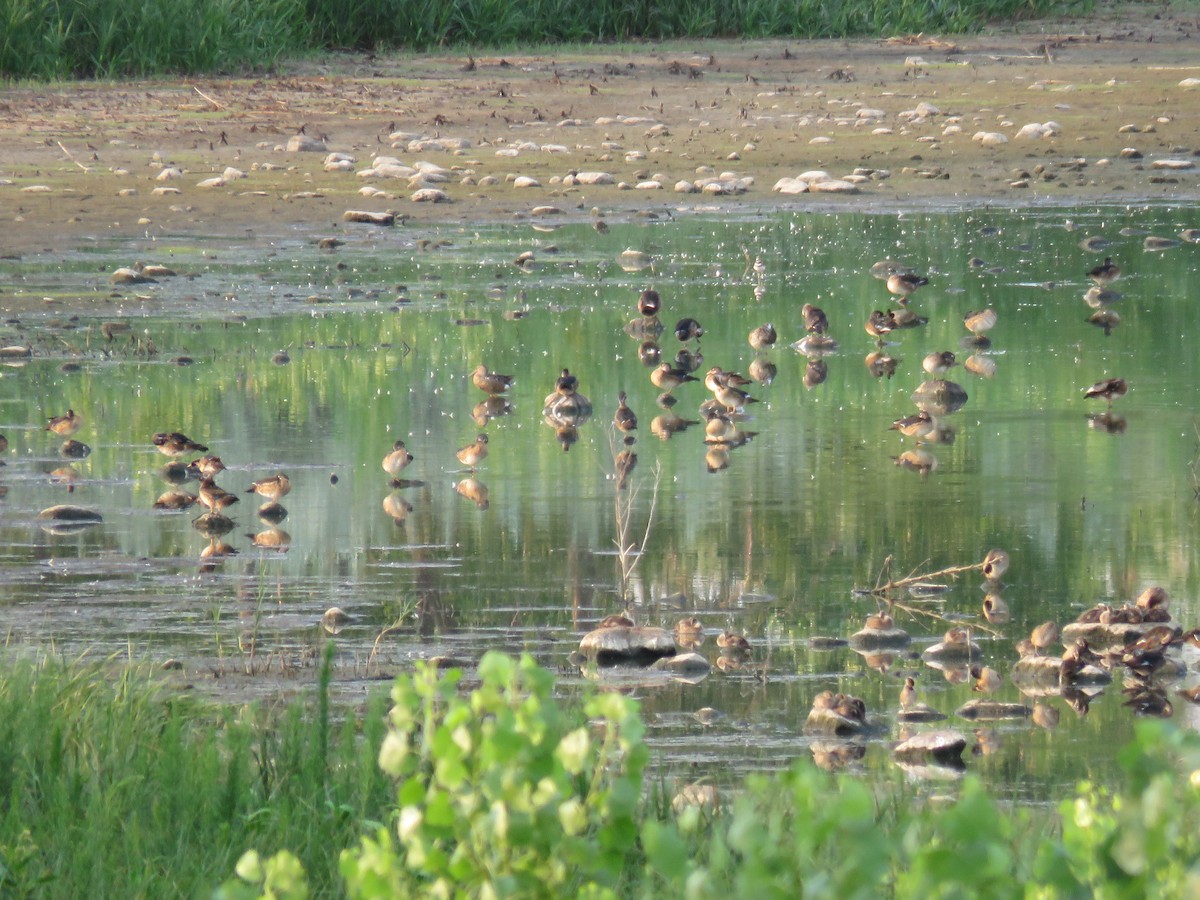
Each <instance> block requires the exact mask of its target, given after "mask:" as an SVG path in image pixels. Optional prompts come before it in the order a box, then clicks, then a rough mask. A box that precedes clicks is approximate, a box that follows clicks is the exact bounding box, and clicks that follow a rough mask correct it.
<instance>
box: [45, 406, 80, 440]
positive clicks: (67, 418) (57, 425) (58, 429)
mask: <svg viewBox="0 0 1200 900" xmlns="http://www.w3.org/2000/svg"><path fill="white" fill-rule="evenodd" d="M82 427H83V416H81V415H79V413H77V412H75V410H73V409H68V410H67V411H66V412H65V413H63V414H62V415H61V416H52V417H51V418H50V420H49V421H48V422H47V423H46V430H47V431H53V432H54V433H55V434H57V435H58V436H59V437H70V436H71V435H73V434H74V433H75V432H77V431H78V430H79V429H80V428H82Z"/></svg>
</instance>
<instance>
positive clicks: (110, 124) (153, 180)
mask: <svg viewBox="0 0 1200 900" xmlns="http://www.w3.org/2000/svg"><path fill="white" fill-rule="evenodd" d="M1196 35H1200V13H1197V12H1192V13H1166V12H1163V13H1155V12H1154V11H1153V10H1152V8H1145V9H1137V10H1132V11H1128V12H1126V13H1124V14H1122V15H1121V16H1120V17H1117V18H1104V17H1097V18H1094V19H1089V20H1087V21H1071V22H1039V23H1027V24H1025V25H1023V26H1020V27H1019V28H1017V29H1014V30H1009V31H1005V32H1002V33H993V34H986V35H975V36H967V37H955V38H949V39H946V40H944V41H943V40H939V39H936V38H932V37H927V36H915V37H912V38H910V39H906V40H903V41H897V40H893V41H822V42H794V41H793V42H788V41H755V42H744V41H696V42H689V43H676V44H670V45H657V44H640V45H621V46H617V47H598V48H588V49H577V48H572V49H570V50H563V51H562V52H561V53H559V52H556V53H554V54H549V53H546V54H538V55H521V54H517V53H512V54H505V55H503V56H501V55H496V54H491V53H488V54H481V55H478V56H476V57H475V58H474V59H471V58H470V57H468V56H467V55H465V54H447V55H437V56H417V57H409V56H394V57H374V58H368V57H365V56H360V57H355V56H339V57H334V58H329V59H326V60H324V61H323V64H321V65H318V64H316V63H303V64H297V65H295V66H292V67H290V68H289V70H288V71H287V72H286V73H284V74H282V75H279V76H274V77H263V78H254V79H233V78H229V79H215V78H203V79H188V80H182V81H176V82H152V83H136V84H133V83H126V84H115V85H114V84H91V83H85V84H66V85H55V86H53V87H49V88H44V89H28V88H20V89H10V90H7V91H5V92H4V93H3V94H0V221H3V222H4V223H5V226H6V227H5V232H4V238H3V247H4V253H6V254H9V255H12V254H19V253H21V252H23V251H27V250H34V249H36V250H44V249H47V248H54V249H63V248H65V247H69V246H72V245H75V244H78V243H79V242H81V241H83V240H91V239H94V238H96V237H99V238H101V239H112V238H121V237H125V236H128V237H134V238H136V237H138V236H141V235H145V234H148V233H152V232H157V233H161V234H179V233H188V232H196V233H216V234H236V233H237V232H239V231H241V230H243V229H254V230H256V231H257V232H259V233H262V232H264V231H266V232H269V231H271V230H273V229H278V230H280V231H284V230H288V229H292V230H294V229H295V228H296V227H297V226H299V227H300V228H311V229H312V230H313V232H323V231H327V232H329V233H335V232H336V230H337V229H339V228H343V227H344V226H342V225H341V221H342V216H343V213H344V212H345V211H346V210H352V209H353V210H364V211H370V212H385V211H391V212H394V213H395V214H396V215H397V217H398V223H400V224H401V225H402V227H405V228H410V229H411V228H417V229H420V228H422V227H425V226H433V225H438V224H454V223H458V222H477V221H481V220H487V219H493V220H501V221H504V220H507V219H509V218H510V217H512V216H514V215H518V216H520V215H524V214H528V213H530V212H531V211H532V210H534V209H535V208H536V207H539V206H549V207H554V208H556V210H561V211H562V212H561V215H563V216H566V217H571V216H574V217H590V216H591V215H592V210H593V208H598V209H600V210H602V211H606V212H607V211H612V210H629V209H636V208H641V207H645V208H656V209H661V208H668V207H669V208H672V209H676V210H687V209H693V208H710V207H714V208H718V209H719V208H720V207H721V206H722V205H729V206H736V205H740V206H745V205H747V204H753V205H755V206H757V207H770V206H778V207H782V208H806V207H807V208H812V207H816V206H820V207H822V208H825V207H829V206H836V207H850V208H854V207H864V208H865V207H871V208H883V209H896V208H900V207H904V206H908V205H919V204H938V205H944V206H947V207H960V206H964V205H969V204H975V203H980V202H989V203H1000V204H1012V205H1020V204H1029V203H1059V204H1065V203H1072V202H1079V201H1082V202H1097V201H1106V202H1140V201H1145V200H1152V201H1164V200H1166V201H1169V200H1178V201H1181V202H1182V201H1190V200H1194V199H1195V198H1196V196H1197V185H1198V177H1200V176H1198V175H1197V168H1196V165H1197V164H1198V163H1200V155H1197V154H1200V38H1197V37H1196ZM1188 79H1194V80H1195V86H1189V84H1188V81H1187V80H1188ZM301 132H302V134H303V136H304V137H307V138H315V139H322V140H323V141H324V143H325V144H326V146H327V149H328V151H329V152H333V153H340V154H344V155H345V158H344V159H343V160H342V161H341V162H338V161H337V160H336V159H333V160H331V159H330V158H329V157H328V155H327V152H288V151H287V150H286V149H284V148H285V147H286V145H287V144H288V142H289V140H291V139H293V138H294V137H295V136H296V135H297V134H298V133H301ZM1030 132H1033V133H1032V134H1031V133H1030ZM985 134H987V135H990V136H989V137H986V138H985V137H984V136H983V135H985ZM421 139H433V140H437V141H441V144H430V143H413V142H414V141H420V140H421ZM455 148H457V149H455ZM379 156H386V157H393V158H394V159H395V160H396V161H397V163H399V164H400V165H401V166H411V165H412V164H414V163H416V162H418V161H424V162H426V163H430V164H433V166H434V167H435V168H434V169H432V170H431V171H430V172H429V173H427V174H425V175H424V176H421V177H418V178H416V179H413V178H409V177H395V175H396V173H399V174H400V175H403V173H404V170H403V169H393V170H392V175H391V176H389V175H386V174H376V175H374V176H371V175H367V174H364V172H365V170H369V169H371V168H372V167H373V165H374V164H375V163H376V162H377V157H379ZM168 169H174V170H175V171H174V173H170V172H169V173H168V174H167V175H164V174H163V173H164V170H168ZM814 170H820V171H824V172H826V173H827V174H828V175H829V176H830V178H831V179H842V178H843V177H844V176H847V175H850V176H852V177H851V178H850V182H851V185H850V188H848V190H850V191H851V192H849V193H845V194H841V193H799V194H781V193H778V192H776V191H773V187H774V186H775V185H776V184H777V182H778V181H779V180H780V179H781V178H794V177H795V176H798V175H801V174H802V173H806V172H811V171H814ZM572 173H600V175H602V176H605V177H603V178H601V179H600V180H601V181H607V180H609V178H611V182H612V183H601V184H582V183H578V181H577V179H576V177H574V176H573V175H572ZM856 173H857V174H856ZM172 174H174V175H175V177H170V176H171V175H172ZM521 176H524V177H525V178H526V179H530V180H532V182H533V183H532V184H530V185H529V186H517V181H516V179H517V178H518V177H521ZM213 178H220V179H221V181H219V182H217V183H216V184H215V186H203V187H202V186H200V185H201V183H202V182H205V181H206V180H208V179H213ZM713 180H717V181H718V182H719V183H720V184H721V187H718V188H711V187H710V188H709V191H711V192H712V193H703V192H701V188H702V187H703V185H704V184H705V183H707V182H711V181H713ZM572 182H575V183H572ZM681 185H691V187H692V189H693V190H695V191H696V192H694V193H683V192H681V189H680V187H681ZM363 188H368V189H372V188H373V189H374V190H375V191H376V192H377V193H375V194H374V196H364V195H363V194H362V193H361V192H360V191H361V189H363ZM421 189H425V190H428V191H440V192H441V193H442V194H444V200H445V202H430V201H426V202H419V201H417V200H414V199H413V198H414V196H415V195H416V192H417V191H418V190H421ZM726 190H728V191H729V192H728V193H723V191H726ZM432 196H437V195H436V194H434V195H432ZM550 214H557V213H553V212H552V213H550ZM355 227H371V226H355Z"/></svg>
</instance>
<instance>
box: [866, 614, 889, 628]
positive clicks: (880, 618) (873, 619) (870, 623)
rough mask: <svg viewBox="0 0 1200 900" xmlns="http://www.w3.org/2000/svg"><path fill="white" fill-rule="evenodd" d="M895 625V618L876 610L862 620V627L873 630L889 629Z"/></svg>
mask: <svg viewBox="0 0 1200 900" xmlns="http://www.w3.org/2000/svg"><path fill="white" fill-rule="evenodd" d="M895 627H896V620H895V619H894V618H892V617H891V616H890V615H888V614H887V613H885V612H878V613H874V614H873V615H869V616H867V619H866V621H865V622H863V628H867V629H871V630H874V631H891V630H892V629H893V628H895Z"/></svg>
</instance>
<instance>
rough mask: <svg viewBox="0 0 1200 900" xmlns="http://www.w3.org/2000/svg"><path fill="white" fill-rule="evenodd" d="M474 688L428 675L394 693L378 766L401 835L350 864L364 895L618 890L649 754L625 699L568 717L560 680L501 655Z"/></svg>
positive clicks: (371, 842)
mask: <svg viewBox="0 0 1200 900" xmlns="http://www.w3.org/2000/svg"><path fill="white" fill-rule="evenodd" d="M479 675H480V678H481V682H482V683H481V684H480V686H479V687H478V688H477V689H475V690H474V691H472V692H471V693H470V695H469V696H466V697H462V696H459V695H458V693H457V689H458V680H459V676H458V674H457V673H454V674H451V675H449V676H447V677H446V678H443V679H440V680H439V679H438V677H437V673H436V672H435V671H434V670H433V669H432V668H422V669H420V670H418V672H417V674H416V675H414V676H413V677H412V678H410V679H406V678H402V679H399V680H398V681H397V683H396V687H395V688H394V690H393V693H392V699H393V701H394V703H395V706H394V707H393V709H392V713H391V726H392V730H391V731H390V732H389V734H388V736H387V737H386V738H385V739H384V742H383V747H382V749H381V751H380V755H379V760H380V765H381V766H382V767H383V769H384V770H385V771H386V772H388V774H389V775H391V776H392V777H394V778H396V779H398V782H399V785H398V788H397V802H396V810H397V820H396V827H395V833H396V835H397V838H398V842H397V841H394V840H393V838H392V831H391V830H389V829H380V830H379V832H378V833H377V835H376V836H375V837H374V838H365V839H364V840H363V842H362V845H361V846H360V847H359V848H358V849H357V850H349V851H346V852H344V853H343V854H342V860H341V868H342V873H343V875H344V876H345V878H346V884H347V887H348V889H349V891H350V893H351V894H352V895H353V896H357V897H398V896H414V895H430V896H439V897H449V896H459V895H467V896H494V897H509V896H516V897H562V896H567V895H569V894H575V893H578V892H581V891H583V892H586V893H588V894H589V895H593V896H602V895H608V894H611V892H613V891H614V890H615V888H616V886H617V884H618V881H619V879H620V876H621V874H622V873H623V871H624V868H625V861H626V857H627V855H628V854H629V853H630V852H631V850H632V848H633V847H634V846H635V844H636V841H637V836H638V830H637V811H638V805H639V801H640V788H641V777H642V769H643V766H644V765H645V760H646V749H645V746H644V745H643V743H642V740H641V737H642V725H641V722H640V720H639V719H638V718H637V715H636V707H635V704H633V703H632V702H631V701H629V700H627V699H625V698H624V697H621V696H620V695H618V694H596V695H593V696H591V697H589V698H588V699H587V700H586V702H585V704H584V706H583V708H582V709H581V710H578V711H576V712H574V713H568V712H565V711H564V710H563V709H562V708H560V707H559V705H558V704H557V703H556V702H555V701H554V699H553V697H552V695H551V690H552V687H553V678H552V676H551V675H550V674H549V673H548V672H546V671H544V670H542V669H541V668H539V667H538V666H537V664H536V663H534V662H533V660H532V659H530V658H529V657H524V658H522V659H521V660H520V661H519V662H517V661H515V660H513V659H511V658H510V657H506V656H503V655H500V654H496V653H489V654H487V655H486V656H485V657H484V658H483V660H482V661H481V663H480V666H479Z"/></svg>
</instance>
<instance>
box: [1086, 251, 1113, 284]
mask: <svg viewBox="0 0 1200 900" xmlns="http://www.w3.org/2000/svg"><path fill="white" fill-rule="evenodd" d="M1087 277H1088V278H1090V279H1092V281H1094V282H1096V284H1100V285H1105V284H1112V283H1113V282H1114V281H1116V280H1117V279H1118V278H1120V277H1121V267H1120V266H1118V265H1117V264H1116V263H1115V262H1113V260H1112V257H1111V256H1106V257H1104V262H1102V263H1101V264H1100V265H1098V266H1096V267H1095V268H1094V269H1090V270H1088V273H1087Z"/></svg>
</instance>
